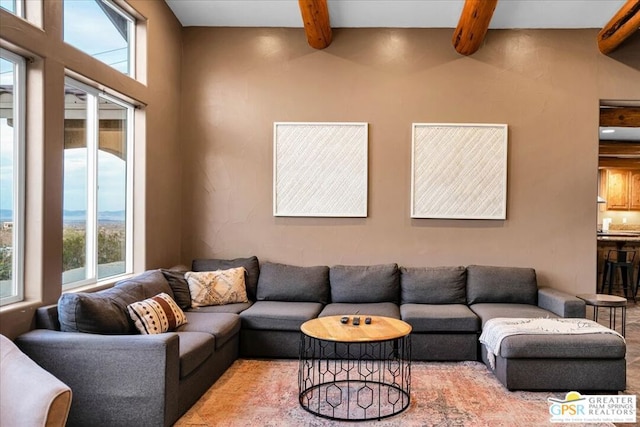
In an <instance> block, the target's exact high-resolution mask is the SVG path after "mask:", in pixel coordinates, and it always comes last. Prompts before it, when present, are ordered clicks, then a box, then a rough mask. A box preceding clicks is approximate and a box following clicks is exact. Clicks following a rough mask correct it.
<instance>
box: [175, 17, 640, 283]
mask: <svg viewBox="0 0 640 427" xmlns="http://www.w3.org/2000/svg"><path fill="white" fill-rule="evenodd" d="M451 31H452V30H450V29H438V30H432V29H335V30H334V40H333V43H332V44H331V46H329V47H328V48H327V49H324V50H321V51H318V50H313V49H311V48H310V47H308V46H307V43H306V39H305V36H304V33H303V31H302V29H259V28H258V29H256V28H253V29H250V28H215V29H212V28H186V29H184V31H183V63H182V64H183V65H182V71H183V74H182V115H181V122H180V123H181V129H182V132H181V135H180V143H181V147H182V149H183V152H182V159H183V169H184V170H183V197H184V198H183V203H182V206H181V211H182V213H183V217H182V218H183V223H182V225H183V237H182V262H184V263H189V262H190V260H191V259H192V258H196V257H240V256H248V255H257V256H258V257H259V258H260V260H261V261H274V262H283V263H290V264H296V265H314V264H325V265H334V264H341V263H344V264H371V263H386V262H397V263H399V264H402V265H407V266H437V265H468V264H473V263H478V264H490V265H505V266H530V267H534V268H536V269H537V271H538V274H539V281H540V283H541V284H543V285H552V286H555V287H558V288H561V289H564V290H567V291H569V292H575V293H580V292H591V291H594V290H595V279H596V264H595V260H596V236H595V224H596V216H597V211H596V204H595V199H596V193H597V188H596V178H597V149H598V106H599V100H600V99H640V83H639V82H640V71H639V69H640V58H639V57H638V55H639V54H638V52H640V39H639V38H637V37H636V38H634V39H632V40H630V41H629V42H628V43H627V44H626V45H625V46H623V47H622V48H621V49H620V50H619V51H618V52H617V53H616V54H615V55H614V56H613V57H607V56H604V55H602V54H600V53H599V52H598V50H597V46H596V41H595V40H596V34H597V30H564V31H554V30H537V31H536V30H526V31H524V30H523V31H513V30H512V31H496V30H492V31H490V32H489V35H488V37H487V39H486V44H485V45H484V46H483V47H482V48H481V49H480V50H479V51H478V52H477V53H476V54H474V55H473V56H471V57H463V56H460V55H458V54H456V52H455V51H454V49H453V48H452V46H451V35H452V32H451ZM275 121H358V122H360V121H362V122H368V123H369V214H368V217H367V218H364V219H343V218H332V219H330V218H282V217H279V218H275V217H274V216H273V215H272V176H273V171H272V169H273V166H272V161H273V154H272V151H273V147H272V133H273V122H275ZM412 122H462V123H464V122H469V123H506V124H508V125H509V159H508V186H509V188H508V207H507V209H508V212H507V216H508V218H507V220H506V221H477V220H476V221H470V220H457V221H456V220H428V219H410V217H409V215H410V214H409V201H410V195H409V188H410V161H411V155H410V150H411V123H412Z"/></svg>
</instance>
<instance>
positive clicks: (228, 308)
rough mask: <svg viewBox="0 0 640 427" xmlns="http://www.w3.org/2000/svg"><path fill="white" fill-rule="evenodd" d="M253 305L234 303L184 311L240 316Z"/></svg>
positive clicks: (250, 303)
mask: <svg viewBox="0 0 640 427" xmlns="http://www.w3.org/2000/svg"><path fill="white" fill-rule="evenodd" d="M252 304H253V303H252V302H251V301H249V302H235V303H231V304H225V305H207V306H204V307H192V308H190V309H189V310H187V311H186V313H234V314H240V313H242V312H243V311H245V310H246V309H247V308H249V307H251V305H252Z"/></svg>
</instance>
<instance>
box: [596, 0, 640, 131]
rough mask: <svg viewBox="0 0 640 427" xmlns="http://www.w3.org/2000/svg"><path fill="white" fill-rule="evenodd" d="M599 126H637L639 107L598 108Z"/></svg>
mask: <svg viewBox="0 0 640 427" xmlns="http://www.w3.org/2000/svg"><path fill="white" fill-rule="evenodd" d="M639 1H640V0H639ZM600 126H614V127H625V128H638V127H640V107H611V108H600Z"/></svg>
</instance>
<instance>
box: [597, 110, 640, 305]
mask: <svg viewBox="0 0 640 427" xmlns="http://www.w3.org/2000/svg"><path fill="white" fill-rule="evenodd" d="M597 207H598V208H597V212H598V215H597V223H596V231H597V240H598V259H597V262H598V264H597V271H598V273H597V289H598V291H599V292H600V291H602V289H601V287H602V283H603V281H602V279H603V278H602V272H603V267H604V263H605V260H606V258H607V257H608V256H609V255H610V254H612V251H615V250H625V251H631V252H635V257H634V260H633V270H632V275H631V276H632V283H633V284H635V283H637V281H638V274H640V273H639V272H638V260H639V259H640V101H619V100H618V101H601V102H600V127H599V149H598V200H597ZM621 282H622V280H621V276H620V274H618V275H617V278H616V279H615V280H614V285H613V287H612V292H611V293H612V294H614V295H620V296H623V294H624V291H623V289H622V286H621V285H620V284H621ZM632 288H633V286H632ZM603 292H604V291H603Z"/></svg>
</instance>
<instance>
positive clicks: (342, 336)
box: [300, 314, 411, 343]
mask: <svg viewBox="0 0 640 427" xmlns="http://www.w3.org/2000/svg"><path fill="white" fill-rule="evenodd" d="M345 316H347V315H345ZM342 317H343V316H327V317H318V318H316V319H311V320H309V321H307V322H305V323H303V324H302V326H301V327H300V330H301V331H302V333H304V334H305V335H307V336H310V337H312V338H317V339H319V340H323V341H335V342H347V343H348V342H372V341H386V340H392V339H397V338H402V337H405V336H407V335H409V333H411V325H409V324H408V323H406V322H403V321H402V320H399V319H392V318H390V317H382V316H370V315H366V314H358V317H360V325H358V326H354V325H353V318H354V317H355V316H353V315H348V317H349V323H346V324H343V323H341V322H340V319H341V318H342ZM367 317H371V324H369V325H367V324H365V323H364V319H365V318H367Z"/></svg>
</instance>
